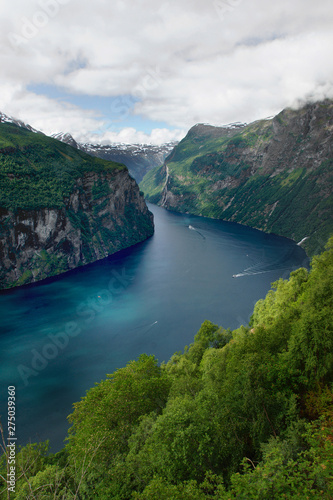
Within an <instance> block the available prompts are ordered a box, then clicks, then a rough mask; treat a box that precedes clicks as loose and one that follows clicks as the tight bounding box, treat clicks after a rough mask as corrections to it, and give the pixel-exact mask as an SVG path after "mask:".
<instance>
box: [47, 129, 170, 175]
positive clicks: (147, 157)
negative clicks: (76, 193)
mask: <svg viewBox="0 0 333 500" xmlns="http://www.w3.org/2000/svg"><path fill="white" fill-rule="evenodd" d="M52 137H54V139H58V140H59V141H62V142H65V143H66V144H69V145H70V146H72V147H74V148H76V149H80V150H81V151H84V152H85V153H88V154H90V155H91V156H97V157H98V158H102V159H103V160H109V161H116V162H119V163H124V164H125V165H126V167H127V168H128V170H129V173H130V174H131V175H132V177H134V179H135V180H136V181H137V182H141V180H142V179H143V177H144V176H145V175H146V173H147V172H149V170H151V169H152V168H154V167H158V166H160V165H163V163H164V160H165V158H166V157H167V156H168V155H169V154H170V153H171V151H172V150H173V148H174V147H175V146H176V145H177V144H178V142H168V143H166V144H162V145H159V146H155V145H152V144H123V143H120V144H108V145H102V144H90V143H84V144H82V143H79V142H77V141H75V139H74V138H73V137H72V135H71V134H69V133H59V134H53V135H52Z"/></svg>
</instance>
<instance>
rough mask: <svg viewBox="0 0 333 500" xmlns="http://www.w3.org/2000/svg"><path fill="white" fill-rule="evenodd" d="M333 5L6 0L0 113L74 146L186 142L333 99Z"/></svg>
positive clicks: (306, 0) (0, 15)
mask: <svg viewBox="0 0 333 500" xmlns="http://www.w3.org/2000/svg"><path fill="white" fill-rule="evenodd" d="M332 28H333V8H332V2H331V0H316V1H313V0H279V1H275V0H266V1H264V0H166V1H163V0H94V1H91V0H10V1H9V0H1V4H0V64H1V80H0V111H2V112H4V113H6V114H8V115H11V116H14V117H16V118H19V119H22V120H23V121H25V122H27V123H29V124H30V125H32V126H33V127H35V128H37V129H39V130H42V131H43V132H45V133H47V134H51V133H56V132H61V131H64V132H71V133H72V135H73V136H74V138H75V139H76V140H79V141H81V142H85V141H89V142H104V143H110V142H129V143H135V142H152V143H162V142H166V141H169V140H174V139H180V138H182V137H183V136H184V135H185V133H186V131H187V130H188V129H189V128H190V127H191V126H193V125H194V124H196V123H199V122H200V123H211V124H214V125H222V124H227V123H231V122H235V121H241V122H250V121H253V120H256V119H258V118H265V117H268V116H271V115H274V114H276V113H278V112H279V111H280V110H281V109H283V108H284V107H286V106H297V105H299V103H301V102H304V100H309V99H322V98H324V97H333V85H332V82H333V58H332V52H333V29H332Z"/></svg>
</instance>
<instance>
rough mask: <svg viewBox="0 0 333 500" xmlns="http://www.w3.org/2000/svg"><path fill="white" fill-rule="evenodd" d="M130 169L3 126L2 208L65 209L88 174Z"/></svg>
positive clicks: (0, 134) (0, 142)
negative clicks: (77, 185)
mask: <svg viewBox="0 0 333 500" xmlns="http://www.w3.org/2000/svg"><path fill="white" fill-rule="evenodd" d="M115 170H118V171H121V170H126V167H125V166H124V165H122V164H120V163H114V162H109V161H104V160H101V159H99V158H93V157H91V156H89V155H87V154H86V153H83V152H82V151H79V150H77V149H74V148H72V147H71V146H68V145H67V144H64V143H62V142H60V141H56V140H55V139H52V138H51V137H48V136H46V135H43V134H34V133H32V132H30V131H29V130H27V129H25V128H20V127H17V126H16V125H13V124H4V123H0V207H1V208H7V209H18V208H20V209H38V208H62V207H64V206H65V203H66V201H65V199H66V197H69V196H70V194H71V193H72V190H73V187H74V184H75V181H76V179H78V178H79V177H82V176H83V175H84V174H85V173H87V172H97V173H101V172H110V173H111V172H113V171H115Z"/></svg>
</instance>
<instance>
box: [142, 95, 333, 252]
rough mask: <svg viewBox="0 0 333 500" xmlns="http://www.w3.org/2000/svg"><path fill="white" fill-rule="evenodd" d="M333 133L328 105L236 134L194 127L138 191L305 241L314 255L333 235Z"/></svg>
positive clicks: (176, 206)
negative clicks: (332, 234)
mask: <svg viewBox="0 0 333 500" xmlns="http://www.w3.org/2000/svg"><path fill="white" fill-rule="evenodd" d="M332 132H333V101H331V100H325V101H322V102H319V103H313V104H308V105H306V106H304V107H303V108H300V109H298V110H291V109H286V110H283V111H281V113H279V114H278V115H276V116H275V117H273V118H269V119H267V118H265V119H263V120H257V121H255V122H253V123H251V124H247V125H244V126H241V127H239V128H236V129H228V128H226V127H213V128H212V127H211V126H207V125H203V124H201V125H199V126H198V125H196V126H194V127H192V128H191V129H190V130H189V131H188V133H187V135H186V136H185V138H184V139H183V140H182V141H180V143H179V144H178V146H176V148H175V149H174V150H173V152H172V153H171V155H169V157H168V158H167V159H166V160H165V162H164V165H163V166H162V167H159V168H155V169H153V170H152V171H150V172H149V173H148V174H147V175H146V176H145V178H144V180H143V181H142V182H141V183H140V188H141V189H142V190H143V191H144V193H145V196H146V199H147V200H148V201H150V202H152V203H157V204H159V205H161V206H164V207H165V208H168V209H170V210H175V211H178V212H185V213H191V214H194V215H201V216H206V217H213V218H216V219H223V220H230V221H234V222H238V223H241V224H245V225H248V226H250V227H254V228H256V229H260V230H263V231H267V232H273V233H276V234H279V235H281V236H286V237H289V238H291V239H293V240H295V241H301V240H302V239H303V238H305V237H307V239H306V240H305V241H304V242H303V245H304V248H305V249H306V250H307V252H308V253H309V254H310V255H313V254H314V253H317V252H320V251H321V250H322V249H323V247H324V245H325V243H326V241H327V239H328V237H329V236H330V234H331V233H332V232H333V216H332V193H331V191H332V184H333V181H332V169H333V134H332Z"/></svg>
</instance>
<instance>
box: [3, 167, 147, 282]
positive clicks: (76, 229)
mask: <svg viewBox="0 0 333 500" xmlns="http://www.w3.org/2000/svg"><path fill="white" fill-rule="evenodd" d="M0 227H1V233H0V261H1V275H0V283H1V287H2V288H8V287H11V286H17V285H22V284H26V283H31V282H35V281H38V280H41V279H44V278H46V277H49V276H53V275H56V274H60V273H62V272H65V271H68V270H70V269H74V268H75V267H78V266H81V265H84V264H88V263H90V262H94V261H96V260H98V259H103V258H105V257H107V256H108V255H111V254H113V253H115V252H117V251H118V250H121V249H123V248H126V247H128V246H131V245H134V244H135V243H138V242H140V241H143V240H145V239H146V238H148V237H149V236H151V235H152V234H153V230H154V227H153V216H152V214H151V213H150V212H149V211H148V208H147V206H146V204H145V201H144V198H143V196H142V194H140V191H139V189H138V186H137V185H136V183H135V181H134V180H133V179H132V178H131V177H130V176H129V175H128V172H127V171H126V170H122V171H119V172H116V173H114V172H113V173H112V174H110V173H96V172H92V173H86V174H85V175H84V177H82V178H79V179H77V181H76V184H75V187H74V189H73V192H72V194H71V195H70V197H69V198H68V199H67V200H65V206H64V208H61V209H52V208H41V209H39V210H15V211H11V210H4V209H2V210H1V212H0Z"/></svg>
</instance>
